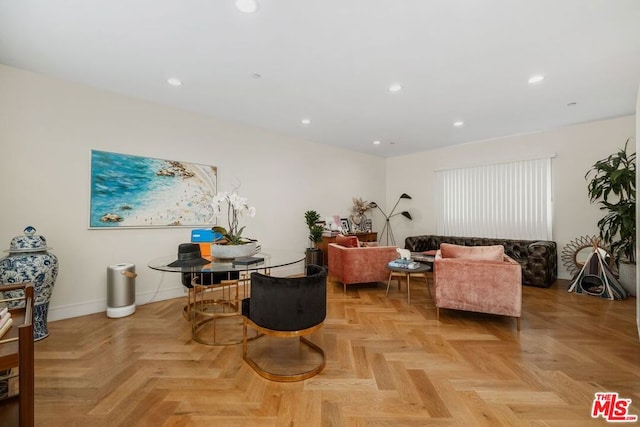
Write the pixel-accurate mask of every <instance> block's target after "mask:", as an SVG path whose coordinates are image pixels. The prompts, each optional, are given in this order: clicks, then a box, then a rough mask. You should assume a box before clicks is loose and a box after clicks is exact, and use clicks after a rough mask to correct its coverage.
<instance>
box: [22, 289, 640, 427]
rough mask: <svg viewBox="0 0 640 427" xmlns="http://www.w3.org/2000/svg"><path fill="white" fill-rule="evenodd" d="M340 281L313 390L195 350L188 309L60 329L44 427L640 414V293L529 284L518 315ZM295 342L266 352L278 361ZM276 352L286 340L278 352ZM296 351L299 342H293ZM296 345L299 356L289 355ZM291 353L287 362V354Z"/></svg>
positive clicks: (65, 323)
mask: <svg viewBox="0 0 640 427" xmlns="http://www.w3.org/2000/svg"><path fill="white" fill-rule="evenodd" d="M412 284H413V286H412V298H411V305H408V304H407V300H406V293H405V292H406V289H405V287H404V286H403V287H402V290H400V291H399V290H398V288H397V287H394V286H393V283H392V289H391V290H390V292H389V296H388V297H385V295H384V293H385V287H386V284H378V285H377V286H376V285H356V286H350V287H348V288H347V289H348V290H347V294H346V295H344V294H343V292H342V285H339V284H336V283H329V286H328V288H329V290H328V315H327V320H326V322H325V325H324V327H323V328H322V329H321V330H320V331H319V332H318V333H316V334H314V336H313V339H314V341H315V342H317V343H319V344H320V345H321V346H322V347H323V348H324V350H325V353H326V355H327V366H326V368H325V370H324V371H323V372H322V373H321V374H320V375H318V376H316V377H314V378H311V379H309V380H307V381H305V382H300V383H293V384H285V383H276V382H270V381H267V380H264V379H262V378H261V377H259V376H258V375H256V374H255V373H254V372H253V371H252V370H251V369H250V368H249V367H248V365H246V364H245V363H244V362H243V361H242V353H241V352H242V346H241V345H233V346H226V347H212V346H206V345H202V344H198V343H195V342H193V341H192V340H191V329H190V324H189V323H188V322H187V321H185V319H184V318H183V317H182V315H181V309H182V306H183V305H184V300H182V299H176V300H169V301H163V302H158V303H153V304H148V305H145V306H140V307H138V309H137V311H136V313H135V314H134V315H133V316H129V317H127V318H122V319H107V318H106V316H105V315H104V314H101V313H100V314H94V315H90V316H84V317H80V318H75V319H67V320H62V321H57V322H50V324H49V329H50V333H51V335H50V336H49V337H48V338H47V339H45V340H42V341H39V342H37V343H36V353H35V358H36V365H35V376H36V390H35V391H36V398H35V408H36V424H37V425H38V426H47V427H57V426H64V427H71V426H83V427H86V426H91V427H94V426H109V427H111V426H150V427H151V426H153V427H155V426H167V427H169V426H303V427H308V426H357V427H360V426H396V427H397V426H430V425H433V426H474V425H477V426H498V425H504V426H509V425H514V426H563V427H565V426H576V427H577V426H580V427H582V426H588V425H606V424H607V423H606V422H605V421H604V420H603V419H602V418H599V419H592V418H591V416H590V411H591V405H592V402H593V398H594V393H595V392H598V391H615V392H618V393H619V394H620V396H621V397H624V398H630V399H632V402H633V403H632V406H631V408H630V413H631V414H637V415H640V343H639V340H638V336H637V329H636V324H635V298H630V299H628V300H625V301H608V300H604V299H600V298H596V297H590V296H582V295H575V294H568V293H567V292H566V288H567V286H566V285H567V283H566V282H563V281H559V282H558V283H556V284H555V285H554V286H553V287H551V288H549V289H540V288H532V287H526V286H525V287H524V295H523V311H524V313H523V317H522V331H521V332H520V333H518V332H517V331H516V325H515V320H513V319H509V318H504V317H499V316H490V315H481V314H474V313H464V312H457V311H448V310H445V311H442V312H441V317H440V322H438V321H436V320H435V308H434V305H433V302H432V301H431V299H430V297H429V294H428V293H427V291H426V288H425V286H424V285H423V284H422V285H420V284H418V283H415V282H413V283H412ZM280 342H281V341H277V342H274V341H269V340H267V338H266V337H262V338H259V339H257V340H255V341H253V342H252V343H251V345H252V346H253V347H251V348H253V349H254V350H257V351H258V352H260V351H262V352H264V353H263V354H264V355H266V357H269V354H268V353H266V351H267V350H268V349H269V348H277V349H278V351H280V350H281V345H280ZM270 345H272V346H270ZM288 345H290V343H289V344H288ZM285 347H286V346H285ZM276 356H277V353H276Z"/></svg>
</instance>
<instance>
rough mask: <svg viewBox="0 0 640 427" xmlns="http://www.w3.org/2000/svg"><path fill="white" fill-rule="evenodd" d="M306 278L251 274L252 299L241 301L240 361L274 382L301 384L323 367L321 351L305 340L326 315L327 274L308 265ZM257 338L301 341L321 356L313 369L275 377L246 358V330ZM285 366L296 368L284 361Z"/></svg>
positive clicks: (292, 362)
mask: <svg viewBox="0 0 640 427" xmlns="http://www.w3.org/2000/svg"><path fill="white" fill-rule="evenodd" d="M306 273H307V274H306V276H303V277H274V276H266V275H264V274H260V273H252V274H251V297H250V298H245V299H244V300H242V315H243V316H244V325H243V334H242V335H243V347H242V358H243V359H244V360H245V361H246V362H247V363H248V364H249V366H251V368H253V370H254V371H256V373H258V374H259V375H260V376H262V377H264V378H267V379H269V380H273V381H284V382H291V381H302V380H305V379H307V378H310V377H312V376H314V375H317V374H318V373H320V372H321V371H322V370H323V369H324V367H325V363H326V362H325V356H324V351H323V350H322V349H321V348H320V347H319V346H318V345H316V344H314V343H313V342H311V341H309V340H308V339H307V338H306V337H305V336H306V335H309V334H311V333H313V332H314V331H317V330H318V329H319V328H320V327H322V324H323V322H324V319H325V317H326V315H327V272H326V270H325V269H324V268H323V267H320V266H317V265H308V266H307V269H306ZM248 327H251V328H252V329H255V330H256V331H257V332H258V333H259V334H264V335H269V336H273V337H280V338H295V337H298V338H299V339H300V343H301V344H305V345H307V346H309V347H310V348H311V349H312V350H313V351H315V352H317V353H319V354H320V356H321V357H322V361H321V362H320V363H319V364H318V365H317V366H315V367H314V368H312V369H310V370H307V371H304V372H296V373H287V374H281V373H275V372H273V371H267V370H266V369H264V368H262V367H261V366H260V365H259V364H258V363H257V362H256V361H255V360H254V359H252V358H251V357H250V356H249V354H248V348H247V328H248ZM285 364H286V365H287V366H288V365H291V364H295V361H294V360H287V361H285Z"/></svg>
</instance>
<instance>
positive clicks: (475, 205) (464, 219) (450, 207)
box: [436, 157, 552, 240]
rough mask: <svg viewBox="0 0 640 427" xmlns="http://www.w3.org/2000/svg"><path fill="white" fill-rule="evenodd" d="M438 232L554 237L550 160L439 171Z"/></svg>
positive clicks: (460, 234)
mask: <svg viewBox="0 0 640 427" xmlns="http://www.w3.org/2000/svg"><path fill="white" fill-rule="evenodd" d="M436 180H437V184H436V189H437V195H436V197H437V209H438V234H440V235H443V236H469V237H493V238H496V237H498V238H500V237H502V238H506V239H526V240H538V239H540V240H552V236H551V232H552V201H551V158H550V157H547V158H543V159H535V160H523V161H516V162H509V163H499V164H493V165H488V166H486V165H483V166H476V167H468V168H459V169H447V170H440V171H436Z"/></svg>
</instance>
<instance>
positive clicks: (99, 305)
mask: <svg viewBox="0 0 640 427" xmlns="http://www.w3.org/2000/svg"><path fill="white" fill-rule="evenodd" d="M154 294H155V296H154ZM184 295H185V288H184V286H179V287H175V288H170V289H161V290H159V291H158V292H157V293H156V291H148V292H141V293H136V302H135V303H136V305H138V306H140V305H145V304H149V303H152V302H158V301H164V300H168V299H173V298H179V297H184ZM151 298H153V299H152V300H151ZM106 311H107V300H106V299H103V300H98V301H89V302H82V303H78V304H69V305H61V306H57V307H49V315H48V316H47V321H55V320H63V319H70V318H72V317H79V316H86V315H88V314H95V313H100V312H104V313H105V316H106Z"/></svg>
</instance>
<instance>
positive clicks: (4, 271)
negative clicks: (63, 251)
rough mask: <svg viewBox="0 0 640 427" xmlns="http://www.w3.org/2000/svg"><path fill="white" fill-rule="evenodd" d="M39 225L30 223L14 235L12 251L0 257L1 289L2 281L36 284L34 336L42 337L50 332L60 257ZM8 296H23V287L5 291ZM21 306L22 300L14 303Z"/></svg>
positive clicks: (6, 282)
mask: <svg viewBox="0 0 640 427" xmlns="http://www.w3.org/2000/svg"><path fill="white" fill-rule="evenodd" d="M35 233H36V229H35V228H33V227H27V228H25V229H24V235H22V236H16V237H14V238H13V239H11V245H10V246H9V251H8V252H9V255H8V256H6V257H4V258H2V259H0V292H2V285H3V284H11V285H14V284H17V283H25V282H29V283H31V284H32V285H33V292H34V298H35V303H34V308H33V339H34V340H35V341H38V340H41V339H43V338H46V337H47V336H49V330H48V329H47V313H48V312H49V300H50V299H51V292H52V291H53V285H54V283H55V281H56V277H57V276H58V258H57V257H56V256H55V255H54V254H51V253H49V252H47V251H48V250H49V249H51V248H49V247H47V240H46V239H45V238H44V236H40V235H36V234H35ZM4 293H5V295H6V296H7V297H9V298H11V297H18V296H22V293H23V291H10V292H4ZM14 304H15V305H14V306H11V303H10V307H19V306H21V305H24V302H23V301H18V302H15V303H14Z"/></svg>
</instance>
